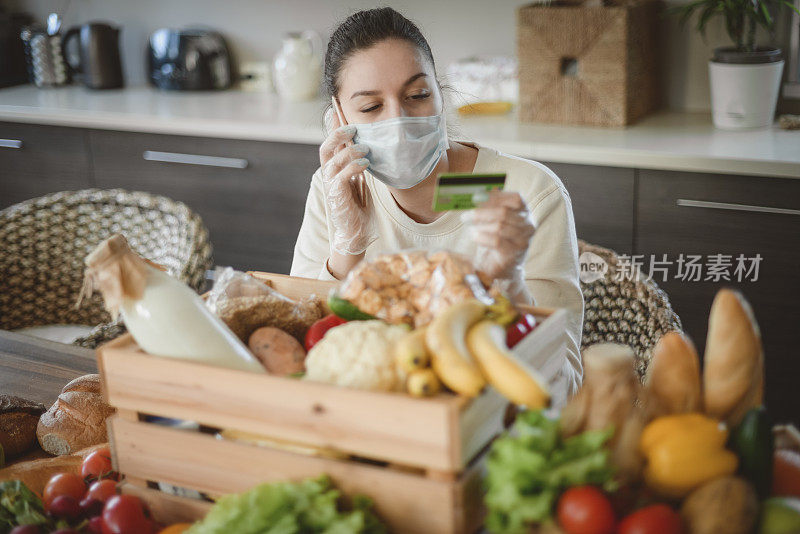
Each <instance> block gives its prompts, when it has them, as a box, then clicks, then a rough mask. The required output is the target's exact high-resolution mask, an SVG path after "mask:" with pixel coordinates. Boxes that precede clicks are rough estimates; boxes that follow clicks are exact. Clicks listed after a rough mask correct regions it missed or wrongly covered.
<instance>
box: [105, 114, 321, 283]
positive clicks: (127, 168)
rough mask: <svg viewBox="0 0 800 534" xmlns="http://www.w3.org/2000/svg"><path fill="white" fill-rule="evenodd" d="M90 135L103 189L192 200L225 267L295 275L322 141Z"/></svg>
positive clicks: (190, 204) (112, 134)
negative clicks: (296, 252) (297, 247)
mask: <svg viewBox="0 0 800 534" xmlns="http://www.w3.org/2000/svg"><path fill="white" fill-rule="evenodd" d="M90 140H91V148H92V156H93V161H94V170H95V176H96V181H97V186H98V187H101V188H111V187H123V188H126V189H131V190H140V191H149V192H152V193H157V194H161V195H165V196H167V197H170V198H172V199H175V200H180V201H182V202H184V203H186V204H187V205H188V206H189V207H190V208H191V209H193V210H194V211H196V212H197V213H198V214H200V216H201V217H202V218H203V221H204V222H205V224H206V226H208V228H209V231H210V233H211V242H212V244H213V246H214V261H215V263H216V264H217V265H231V266H234V267H236V268H238V269H259V270H266V271H272V272H276V273H288V272H289V269H290V267H291V262H292V254H293V249H294V243H295V240H296V238H297V232H298V230H299V228H300V223H301V221H302V218H303V208H304V206H305V199H306V196H307V194H308V187H309V183H310V180H311V175H312V174H313V173H314V171H315V170H316V169H317V167H318V166H319V155H318V148H317V147H316V146H312V145H299V144H288V143H266V142H259V141H240V140H230V139H213V138H200V137H180V136H166V135H154V134H141V133H127V132H107V131H98V130H93V131H91V134H90Z"/></svg>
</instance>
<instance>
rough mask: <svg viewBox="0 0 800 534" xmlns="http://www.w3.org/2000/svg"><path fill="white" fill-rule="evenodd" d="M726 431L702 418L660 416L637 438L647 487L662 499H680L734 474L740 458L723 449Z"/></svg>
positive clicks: (691, 415) (722, 427) (685, 415)
mask: <svg viewBox="0 0 800 534" xmlns="http://www.w3.org/2000/svg"><path fill="white" fill-rule="evenodd" d="M727 440H728V430H727V428H725V426H724V425H723V424H722V423H720V422H719V421H717V420H716V419H712V418H710V417H707V416H705V415H702V414H699V413H687V414H679V415H667V416H664V417H659V418H657V419H655V420H654V421H653V422H651V423H650V424H648V425H647V426H646V427H645V428H644V431H643V432H642V436H641V438H640V439H639V450H640V451H641V453H642V455H643V456H644V457H645V458H646V459H647V466H646V467H645V470H644V478H645V482H646V483H647V485H648V486H649V487H650V488H652V489H653V490H655V491H656V492H658V493H660V494H662V495H664V496H665V497H673V498H681V497H684V496H686V495H688V494H689V493H690V492H691V491H692V490H693V489H694V488H696V487H698V486H701V485H702V484H704V483H705V482H708V481H709V480H713V479H715V478H718V477H721V476H725V475H731V474H733V473H734V472H736V468H737V467H738V464H739V459H738V458H737V457H736V455H735V454H734V453H732V452H731V451H729V450H727V449H725V442H726V441H727Z"/></svg>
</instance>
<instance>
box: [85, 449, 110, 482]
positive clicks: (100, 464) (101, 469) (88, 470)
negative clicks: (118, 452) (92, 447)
mask: <svg viewBox="0 0 800 534" xmlns="http://www.w3.org/2000/svg"><path fill="white" fill-rule="evenodd" d="M113 472H114V468H113V467H112V466H111V451H109V450H108V448H107V447H103V448H101V449H97V450H96V451H93V452H92V453H91V454H89V456H87V457H86V458H85V459H84V460H83V464H81V476H82V477H83V478H86V479H98V478H105V477H106V476H108V475H110V474H111V473H113Z"/></svg>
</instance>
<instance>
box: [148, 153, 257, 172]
mask: <svg viewBox="0 0 800 534" xmlns="http://www.w3.org/2000/svg"><path fill="white" fill-rule="evenodd" d="M142 157H143V158H144V159H146V160H147V161H161V162H164V163H185V164H186V165H206V166H209V167H225V168H227V169H246V168H247V165H248V162H247V160H246V159H242V158H223V157H219V156H201V155H198V154H181V153H179V152H157V151H155V150H145V151H144V154H142Z"/></svg>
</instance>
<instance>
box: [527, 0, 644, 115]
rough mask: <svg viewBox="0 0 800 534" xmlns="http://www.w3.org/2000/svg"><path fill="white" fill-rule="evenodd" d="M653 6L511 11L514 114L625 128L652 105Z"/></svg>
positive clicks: (547, 6) (576, 6)
mask: <svg viewBox="0 0 800 534" xmlns="http://www.w3.org/2000/svg"><path fill="white" fill-rule="evenodd" d="M657 6H658V4H657V3H656V2H655V1H650V0H636V1H632V2H628V3H625V4H619V5H611V6H597V7H587V5H586V4H583V5H581V4H561V3H554V4H531V5H527V6H522V7H520V8H519V10H518V11H517V55H518V58H519V103H520V110H519V115H520V119H521V120H523V121H531V122H549V123H560V124H587V125H599V126H624V125H627V124H631V123H632V122H634V121H635V120H636V119H638V118H639V117H642V116H643V115H645V114H647V113H648V112H650V111H652V110H653V109H655V108H656V107H657V105H658V84H657V70H658V43H657V33H658V27H657V22H658V7H657Z"/></svg>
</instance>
